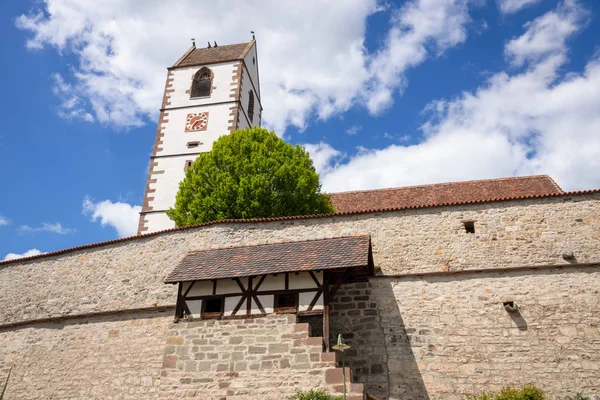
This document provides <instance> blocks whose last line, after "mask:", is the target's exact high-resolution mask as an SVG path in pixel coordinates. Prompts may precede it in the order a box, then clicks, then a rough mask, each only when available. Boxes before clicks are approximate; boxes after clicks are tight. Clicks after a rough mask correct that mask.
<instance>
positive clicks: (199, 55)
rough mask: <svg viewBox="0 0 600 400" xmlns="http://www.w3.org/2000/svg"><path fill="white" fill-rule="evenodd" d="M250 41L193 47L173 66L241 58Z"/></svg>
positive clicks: (187, 65) (212, 62) (188, 65)
mask: <svg viewBox="0 0 600 400" xmlns="http://www.w3.org/2000/svg"><path fill="white" fill-rule="evenodd" d="M252 43H253V42H247V43H238V44H229V45H224V46H217V47H211V48H195V49H194V50H192V51H191V52H190V53H189V54H188V55H187V56H186V57H185V58H184V59H183V60H181V61H178V62H177V63H175V65H173V67H190V66H193V65H203V64H214V63H219V62H225V61H235V60H241V59H243V58H244V56H245V55H246V52H247V51H246V49H247V48H248V46H249V45H250V44H252Z"/></svg>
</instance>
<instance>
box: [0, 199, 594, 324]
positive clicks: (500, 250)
mask: <svg viewBox="0 0 600 400" xmlns="http://www.w3.org/2000/svg"><path fill="white" fill-rule="evenodd" d="M465 220H474V221H475V233H467V232H466V231H465V229H464V227H463V221H465ZM364 233H369V234H371V235H372V241H373V257H374V261H375V266H376V268H378V269H381V273H383V274H386V275H395V274H405V273H426V272H440V271H450V272H453V271H460V270H466V269H486V268H497V267H519V266H523V265H540V264H566V263H568V262H567V261H565V260H564V259H563V257H562V255H563V254H564V253H571V252H572V253H573V256H574V259H572V260H570V262H579V263H584V262H593V261H600V252H599V251H598V249H599V248H600V194H590V195H580V196H576V197H556V198H546V199H531V200H521V201H511V202H497V203H485V204H477V205H465V206H453V207H438V208H431V209H415V210H406V211H398V212H385V213H379V214H362V215H348V216H336V217H328V218H316V219H300V220H289V221H273V222H261V223H236V224H215V225H209V226H204V227H199V228H192V229H185V230H179V231H174V232H168V233H163V234H160V235H156V236H148V237H142V238H137V239H133V240H126V241H120V242H117V243H114V244H107V245H103V246H100V247H94V248H89V249H85V250H78V251H73V252H68V253H66V254H62V255H56V256H49V257H42V258H39V259H34V260H30V261H17V262H10V263H7V264H4V265H2V264H0V321H1V323H2V324H7V323H14V322H19V321H26V320H30V319H38V318H48V317H55V316H64V315H76V314H86V313H89V312H101V311H106V310H121V309H131V308H142V307H153V306H157V305H173V304H175V292H176V290H175V287H174V286H170V285H165V284H164V283H162V281H163V279H164V277H165V276H166V275H167V273H168V272H170V271H171V270H172V269H173V268H174V267H175V265H176V264H177V263H179V262H180V261H181V259H182V258H183V257H184V256H185V255H186V254H187V252H188V251H190V250H202V249H208V248H214V247H223V246H240V245H253V244H258V243H266V242H283V241H298V240H310V239H319V238H325V237H335V236H343V235H351V234H364Z"/></svg>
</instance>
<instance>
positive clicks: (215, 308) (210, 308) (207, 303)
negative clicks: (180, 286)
mask: <svg viewBox="0 0 600 400" xmlns="http://www.w3.org/2000/svg"><path fill="white" fill-rule="evenodd" d="M224 300H225V299H223V297H209V298H206V299H204V300H202V313H201V314H200V315H201V317H202V319H209V318H221V316H223V311H224V308H225V301H224Z"/></svg>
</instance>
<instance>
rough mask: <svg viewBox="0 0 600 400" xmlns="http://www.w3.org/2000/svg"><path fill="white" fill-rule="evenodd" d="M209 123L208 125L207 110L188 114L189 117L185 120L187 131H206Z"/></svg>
mask: <svg viewBox="0 0 600 400" xmlns="http://www.w3.org/2000/svg"><path fill="white" fill-rule="evenodd" d="M207 125H208V113H207V112H200V113H192V114H188V115H187V118H186V120H185V131H186V132H196V131H205V130H206V126H207Z"/></svg>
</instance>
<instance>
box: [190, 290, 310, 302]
mask: <svg viewBox="0 0 600 400" xmlns="http://www.w3.org/2000/svg"><path fill="white" fill-rule="evenodd" d="M317 290H318V289H316V288H310V289H292V290H283V289H280V290H265V291H264V292H254V294H255V295H257V296H258V295H260V296H269V295H272V294H280V293H306V292H316V291H317ZM241 293H245V292H241ZM241 293H228V294H220V295H218V296H216V297H237V296H239V295H240V294H241ZM212 297H215V296H213V295H205V296H189V297H187V298H186V300H203V299H206V298H208V299H210V298H212Z"/></svg>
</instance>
